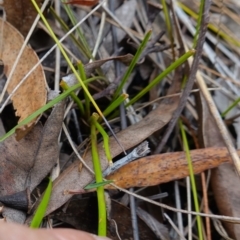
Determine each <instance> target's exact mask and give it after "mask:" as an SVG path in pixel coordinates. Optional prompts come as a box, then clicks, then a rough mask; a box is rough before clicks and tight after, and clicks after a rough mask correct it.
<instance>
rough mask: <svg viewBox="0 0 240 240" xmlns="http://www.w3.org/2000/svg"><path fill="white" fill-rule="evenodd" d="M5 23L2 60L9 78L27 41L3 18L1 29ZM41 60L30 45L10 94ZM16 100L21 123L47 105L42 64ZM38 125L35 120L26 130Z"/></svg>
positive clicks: (16, 72) (2, 35)
mask: <svg viewBox="0 0 240 240" xmlns="http://www.w3.org/2000/svg"><path fill="white" fill-rule="evenodd" d="M2 24H4V26H3V32H2V31H1V30H0V40H1V41H2V52H1V56H0V58H1V59H2V60H3V63H4V65H5V67H6V75H7V76H8V75H9V73H10V71H11V68H12V66H13V64H14V61H15V59H16V58H17V55H18V52H19V50H20V49H21V46H22V44H23V41H24V40H23V37H22V35H21V34H20V33H19V32H18V31H17V30H16V29H15V28H14V27H13V26H12V25H11V24H9V23H8V22H4V21H3V20H2V19H0V26H1V25H2ZM0 29H2V28H0ZM38 61H39V59H38V56H37V55H36V53H35V52H34V51H33V49H32V48H30V47H29V46H27V47H25V49H24V52H23V54H22V56H21V58H20V60H19V62H18V64H17V67H16V69H15V71H14V74H13V76H12V79H11V81H10V83H9V85H8V88H7V91H8V93H11V92H12V91H13V89H14V88H15V87H16V85H17V84H18V83H19V82H20V81H21V80H22V79H23V78H24V76H25V75H26V74H27V73H28V72H29V71H30V70H31V69H32V67H33V66H34V65H35V64H37V63H38ZM12 101H13V105H14V109H16V115H17V116H19V117H20V119H19V122H20V121H22V120H23V119H25V118H26V117H28V116H29V115H30V114H32V113H33V112H35V111H36V110H37V109H39V108H40V107H42V106H44V105H45V104H46V101H47V88H46V79H45V75H44V72H43V68H42V66H41V65H39V66H38V67H37V68H36V69H35V70H34V72H33V73H32V74H31V75H30V76H29V77H28V78H27V79H26V80H25V82H24V83H23V84H22V85H21V87H20V88H19V89H18V90H17V91H16V93H15V94H14V95H13V97H12ZM35 122H36V120H34V121H32V122H31V123H29V124H28V125H27V126H26V127H27V128H29V127H30V126H31V125H32V124H34V123H35ZM24 133H25V132H24V128H23V132H22V133H21V135H19V136H18V139H21V137H23V136H24Z"/></svg>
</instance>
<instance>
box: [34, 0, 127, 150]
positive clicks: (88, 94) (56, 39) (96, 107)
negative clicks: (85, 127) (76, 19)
mask: <svg viewBox="0 0 240 240" xmlns="http://www.w3.org/2000/svg"><path fill="white" fill-rule="evenodd" d="M31 2H32V4H33V6H34V7H35V9H36V11H37V12H38V14H39V15H40V17H41V19H42V21H43V23H44V24H45V26H46V28H47V29H48V31H49V33H50V34H51V36H52V38H53V40H54V41H55V42H56V44H57V46H58V48H59V49H60V51H61V53H62V55H63V56H64V58H65V60H66V62H67V63H68V65H69V67H70V68H71V70H72V71H73V73H74V74H75V76H76V78H77V80H78V81H79V82H80V83H81V87H82V88H83V90H84V91H85V92H86V95H87V96H88V97H89V99H90V101H91V102H92V104H93V106H94V107H95V109H96V110H97V112H98V114H99V115H100V116H101V118H102V119H103V120H104V122H105V124H106V126H107V127H108V128H109V130H110V131H111V133H112V135H113V137H114V138H115V140H116V141H117V143H118V145H119V146H120V147H121V149H122V151H123V152H124V154H125V155H127V153H126V151H125V149H124V147H123V145H122V144H121V143H120V142H119V140H118V138H117V137H116V134H115V133H114V132H113V130H112V128H111V126H110V125H109V123H108V121H107V119H106V118H105V117H104V116H103V114H102V112H101V110H100V109H99V107H98V105H97V104H96V102H95V101H94V99H93V97H92V96H91V94H90V93H89V91H88V89H87V88H86V86H85V84H84V82H83V81H82V79H81V77H80V76H79V74H78V73H77V71H76V69H75V68H74V66H73V64H72V62H71V60H70V59H69V57H68V56H67V54H66V52H65V50H64V49H63V47H62V44H61V43H60V42H59V40H58V38H57V37H56V35H55V34H54V32H53V31H52V29H51V27H50V25H49V24H48V21H47V20H46V18H45V17H44V15H43V13H42V12H41V10H40V8H39V7H38V5H37V3H36V1H35V0H31Z"/></svg>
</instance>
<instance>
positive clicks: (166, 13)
mask: <svg viewBox="0 0 240 240" xmlns="http://www.w3.org/2000/svg"><path fill="white" fill-rule="evenodd" d="M161 3H162V6H163V12H164V16H165V23H166V26H167V32H168V37H169V39H170V42H171V49H172V55H173V60H175V52H174V39H173V31H172V23H171V19H170V16H169V10H168V6H167V4H166V0H161Z"/></svg>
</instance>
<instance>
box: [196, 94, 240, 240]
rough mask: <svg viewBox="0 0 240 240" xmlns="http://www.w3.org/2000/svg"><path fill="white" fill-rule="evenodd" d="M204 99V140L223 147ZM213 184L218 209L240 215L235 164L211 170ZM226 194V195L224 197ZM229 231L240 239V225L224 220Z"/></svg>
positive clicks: (205, 143) (208, 143)
mask: <svg viewBox="0 0 240 240" xmlns="http://www.w3.org/2000/svg"><path fill="white" fill-rule="evenodd" d="M201 98H202V100H201V102H202V117H201V121H202V124H201V131H202V136H203V142H204V145H205V146H206V147H221V146H224V142H223V139H222V136H221V133H220V131H219V130H218V128H217V126H216V123H215V120H214V119H213V117H212V115H211V113H210V111H209V108H208V106H207V104H206V101H205V100H204V99H203V97H201ZM211 185H212V190H213V193H214V198H215V201H216V203H217V206H218V210H219V212H220V213H221V214H222V215H226V216H232V217H239V216H240V211H239V209H240V203H239V198H240V191H239V176H238V175H237V174H236V173H235V170H234V166H233V165H232V164H229V163H225V164H223V165H221V166H219V167H217V168H215V169H213V170H212V171H211ZM222 196H224V197H222ZM223 224H224V226H225V227H226V230H227V233H228V234H229V235H230V237H232V238H233V239H236V240H239V239H240V225H239V224H233V223H230V222H225V221H224V222H223Z"/></svg>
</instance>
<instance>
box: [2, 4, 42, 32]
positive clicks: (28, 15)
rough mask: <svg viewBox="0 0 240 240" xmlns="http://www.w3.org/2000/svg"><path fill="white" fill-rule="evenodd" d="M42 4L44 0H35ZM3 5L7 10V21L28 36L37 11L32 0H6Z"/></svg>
mask: <svg viewBox="0 0 240 240" xmlns="http://www.w3.org/2000/svg"><path fill="white" fill-rule="evenodd" d="M35 1H36V3H37V4H38V5H39V6H40V5H41V3H42V2H43V1H42V0H35ZM2 6H3V7H4V10H5V12H6V16H7V21H8V22H9V23H11V24H12V25H13V26H14V27H15V28H16V29H18V31H20V32H21V34H22V35H23V36H26V35H27V33H28V31H29V29H30V28H31V26H32V24H33V22H34V20H35V18H36V16H37V12H36V10H35V8H34V6H33V4H32V2H31V1H30V0H21V1H15V0H4V1H3V4H2Z"/></svg>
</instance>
